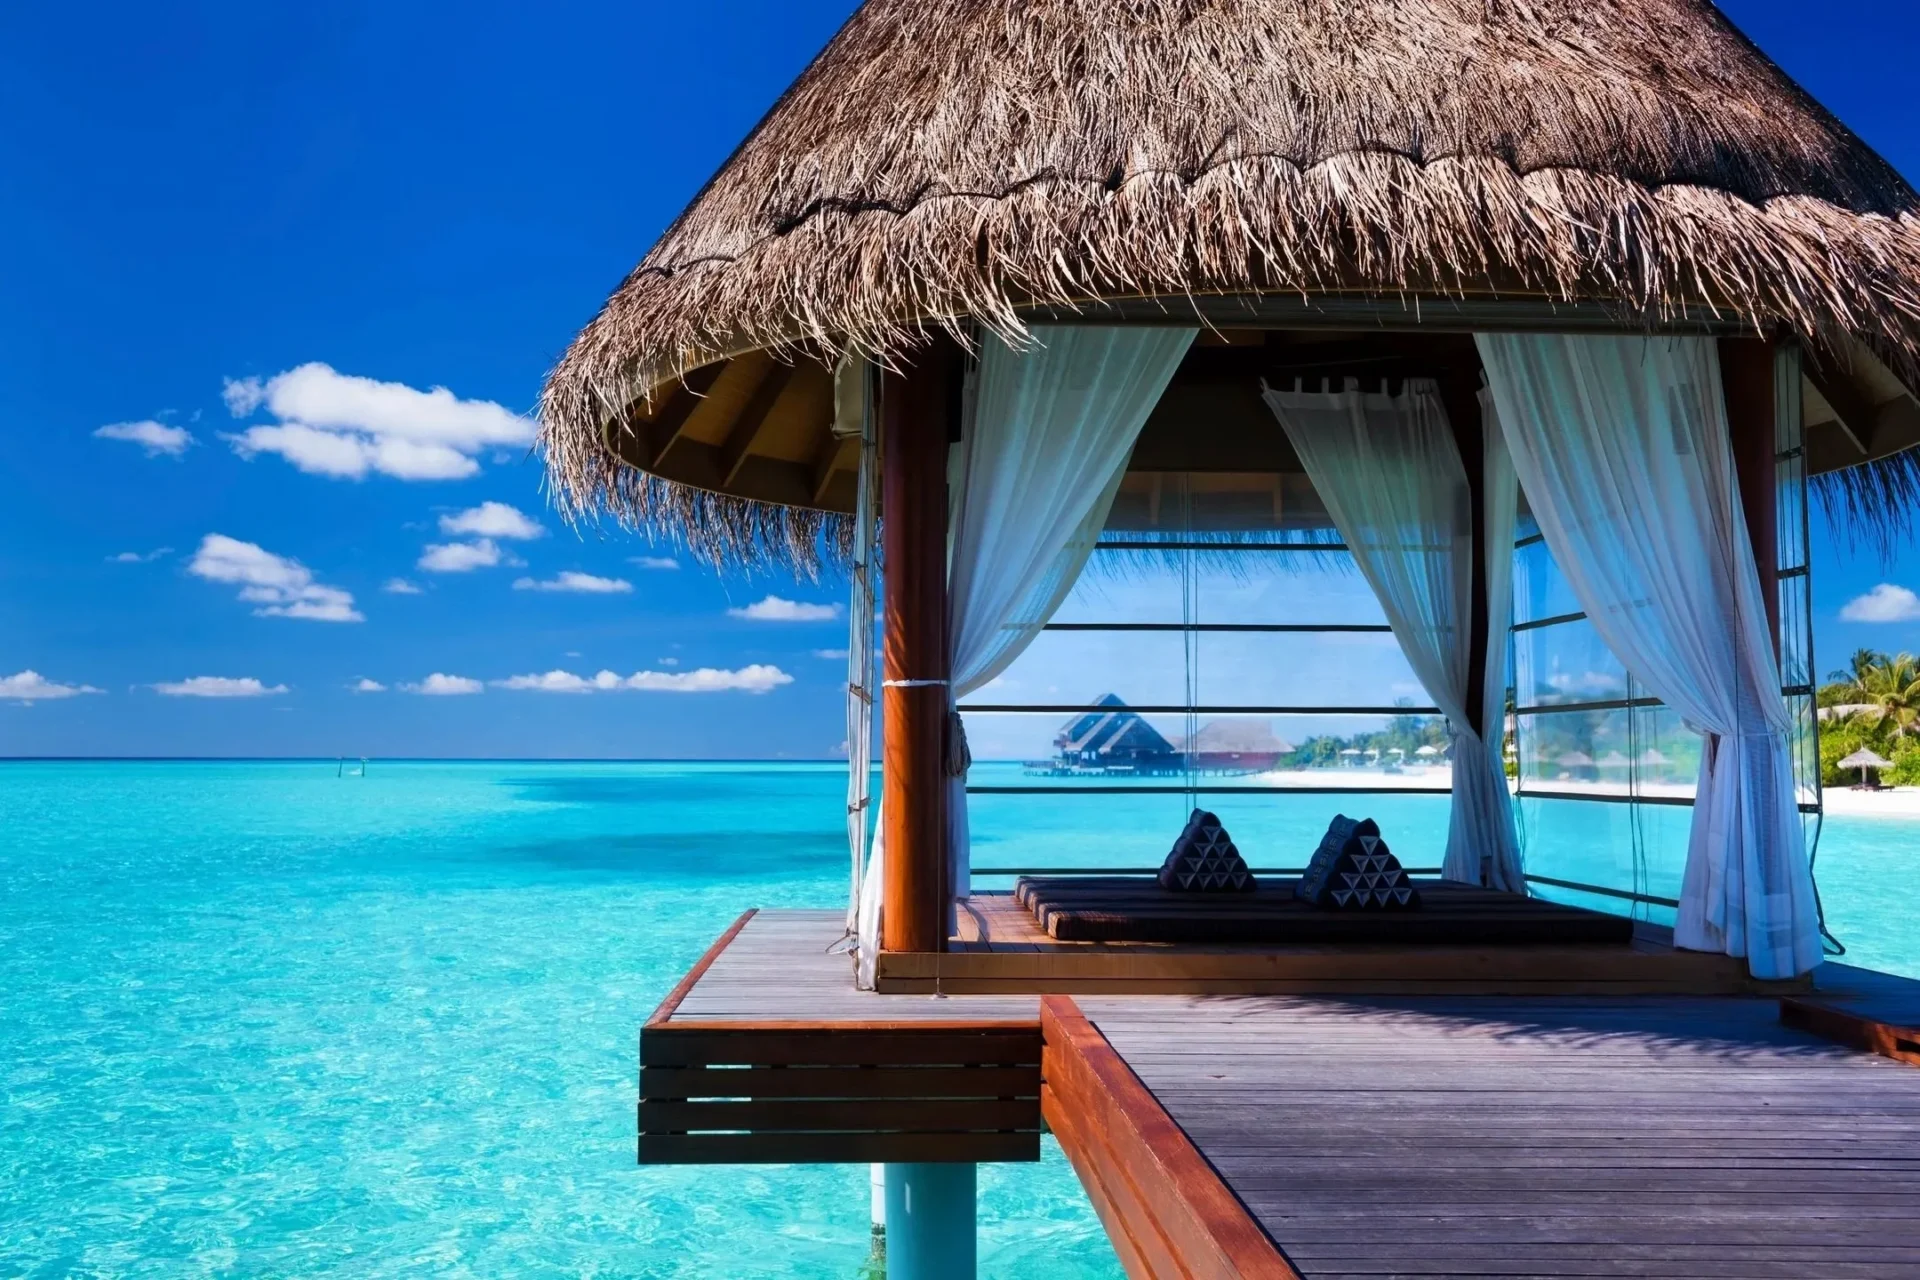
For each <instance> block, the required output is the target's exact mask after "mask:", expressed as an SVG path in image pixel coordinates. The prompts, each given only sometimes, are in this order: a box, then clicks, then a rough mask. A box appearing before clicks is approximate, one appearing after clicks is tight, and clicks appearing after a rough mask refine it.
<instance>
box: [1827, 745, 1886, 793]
mask: <svg viewBox="0 0 1920 1280" xmlns="http://www.w3.org/2000/svg"><path fill="white" fill-rule="evenodd" d="M1840 768H1842V769H1858V770H1859V771H1860V785H1861V786H1863V787H1864V786H1866V785H1867V770H1869V769H1891V768H1893V761H1891V760H1889V759H1887V758H1886V757H1885V756H1881V755H1876V754H1875V753H1874V752H1872V751H1869V750H1868V749H1867V748H1865V747H1862V748H1860V749H1859V750H1858V751H1856V752H1854V753H1853V754H1852V755H1850V756H1848V757H1847V758H1846V759H1844V760H1842V761H1841V762H1840Z"/></svg>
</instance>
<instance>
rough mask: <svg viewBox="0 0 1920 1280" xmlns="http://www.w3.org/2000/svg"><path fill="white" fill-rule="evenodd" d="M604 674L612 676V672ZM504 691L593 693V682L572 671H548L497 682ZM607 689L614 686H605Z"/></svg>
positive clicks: (511, 677)
mask: <svg viewBox="0 0 1920 1280" xmlns="http://www.w3.org/2000/svg"><path fill="white" fill-rule="evenodd" d="M603 674H607V675H611V674H612V673H611V672H605V673H603ZM493 683H494V684H495V685H497V686H498V687H500V688H502V689H518V690H523V691H526V692H531V693H592V692H593V690H594V688H595V686H594V683H593V681H591V680H587V679H584V678H582V677H580V676H577V675H574V674H573V672H571V671H548V672H545V673H543V674H541V675H529V676H509V677H508V678H507V679H505V680H495V681H494V682H493ZM604 687H607V688H612V687H614V686H613V685H607V686H604Z"/></svg>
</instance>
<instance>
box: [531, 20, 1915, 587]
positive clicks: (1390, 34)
mask: <svg viewBox="0 0 1920 1280" xmlns="http://www.w3.org/2000/svg"><path fill="white" fill-rule="evenodd" d="M1244 292H1265V293H1289V294H1300V295H1315V294H1348V295H1352V294H1372V295H1384V296H1387V297H1403V298H1406V297H1445V298H1467V297H1488V296H1494V295H1500V296H1514V297H1525V296H1534V297H1545V298H1549V299H1553V300H1564V301H1588V302H1593V301H1597V302H1601V303H1604V304H1607V305H1609V306H1611V307H1613V308H1615V309H1617V310H1618V311H1619V313H1620V314H1621V315H1622V316H1623V317H1624V318H1627V319H1629V320H1631V321H1632V322H1637V323H1643V324H1646V325H1648V326H1650V327H1651V326H1658V325H1661V324H1664V323H1669V322H1672V321H1675V320H1678V319H1681V318H1683V317H1686V316H1698V315H1701V314H1703V313H1710V314H1717V315H1721V316H1727V315H1732V316H1737V317H1739V318H1741V319H1743V320H1745V321H1748V322H1751V323H1753V324H1755V325H1756V326H1758V325H1765V324H1777V325H1784V326H1786V327H1788V328H1790V329H1791V330H1793V331H1795V332H1797V333H1798V334H1799V335H1801V336H1802V337H1803V338H1805V339H1807V340H1810V341H1814V342H1818V343H1820V344H1821V345H1823V346H1835V345H1837V344H1838V342H1839V340H1840V339H1841V338H1842V337H1843V336H1845V337H1852V338H1855V339H1858V340H1863V341H1865V342H1867V343H1868V344H1869V345H1871V346H1873V347H1874V348H1875V349H1876V350H1881V351H1885V352H1887V353H1889V354H1890V356H1891V358H1892V360H1893V362H1894V363H1895V364H1896V365H1897V366H1898V367H1899V368H1900V371H1901V372H1903V373H1904V374H1906V375H1907V376H1908V377H1910V378H1911V377H1912V375H1913V374H1914V372H1915V370H1916V369H1920V197H1916V196H1915V194H1914V192H1913V190H1912V189H1911V188H1910V187H1909V186H1908V185H1907V184H1906V183H1905V182H1904V181H1903V180H1901V179H1900V178H1899V176H1898V175H1897V174H1896V173H1895V172H1894V171H1893V170H1892V169H1891V168H1890V167H1889V166H1887V165H1886V164H1885V162H1884V161H1882V160H1881V159H1880V158H1879V157H1878V156H1876V155H1874V154H1873V152H1872V151H1871V150H1869V149H1868V148H1866V147H1865V146H1864V145H1863V144H1861V143H1860V142H1859V140H1858V139H1857V138H1855V137H1853V135H1852V134H1850V133H1849V132H1847V130H1846V129H1845V128H1844V126H1841V125H1840V124H1839V123H1838V122H1837V121H1835V120H1834V119H1833V118H1832V117H1831V116H1829V115H1828V114H1827V113H1825V112H1824V111H1822V110H1821V109H1820V108H1819V107H1818V106H1817V105H1816V104H1813V103H1812V102H1811V101H1810V100H1809V99H1807V98H1806V96H1805V95H1804V94H1803V93H1801V92H1800V91H1799V90H1798V88H1797V87H1796V86H1794V85H1793V84H1792V82H1791V81H1789V80H1788V79H1787V78H1786V77H1785V76H1784V75H1783V74H1781V73H1780V72H1779V71H1778V69H1777V68H1775V67H1773V66H1772V64H1771V63H1769V62H1767V61H1766V59H1765V58H1764V57H1763V56H1761V55H1760V54H1759V53H1758V52H1757V51H1756V50H1754V49H1753V48H1752V47H1751V45H1749V44H1748V43H1747V42H1745V40H1744V38H1742V37H1740V36H1739V34H1738V33H1737V32H1736V31H1734V30H1733V29H1732V28H1731V27H1730V26H1729V25H1728V24H1726V22H1725V20H1724V19H1722V18H1721V17H1720V16H1719V15H1718V12H1717V11H1716V10H1714V9H1713V7H1712V6H1711V5H1710V4H1707V3H1705V2H1704V0H1635V2H1634V3H1631V4H1629V3H1626V2H1625V0H1614V2H1612V3H1609V2H1608V0H1524V2H1523V0H1340V2H1339V3H1335V0H870V3H869V4H867V5H866V6H865V7H864V8H863V9H862V10H861V11H860V12H859V13H858V14H856V15H855V17H854V18H853V19H852V20H851V21H850V22H849V23H848V25H847V27H846V28H845V29H844V30H843V31H842V33H841V34H840V36H838V37H837V38H836V39H835V41H834V42H833V44H832V45H830V46H829V47H828V49H827V51H826V52H825V53H824V54H822V56H821V58H820V59H819V60H817V61H816V63H815V64H814V66H813V67H811V68H810V69H809V70H808V72H807V73H806V74H805V75H804V76H802V78H801V79H800V81H799V82H797V83H796V84H795V85H794V87H793V88H792V89H791V90H789V92H788V94H787V95H786V97H785V98H783V99H782V101H781V102H780V104H778V105H777V106H776V108H775V109H774V111H773V112H772V113H770V114H769V116H768V118H767V119H766V121H764V122H763V123H762V125H761V126H760V128H759V129H758V130H756V132H755V134H754V135H753V136H752V137H751V138H750V139H749V140H748V142H747V143H746V144H744V145H743V146H742V147H741V149H740V151H739V152H737V153H736V155H735V156H734V157H733V159H732V160H730V161H729V163H728V165H727V167H726V168H725V169H723V170H722V172H721V173H720V174H719V175H717V176H716V177H715V179H714V180H713V181H712V182H711V183H710V184H709V186H708V188H707V189H706V190H705V191H704V192H703V193H702V194H701V196H700V198H699V199H698V200H697V201H696V202H695V203H694V205H693V206H692V207H691V208H690V209H689V210H688V211H687V213H686V214H684V215H683V216H682V217H681V219H680V220H679V221H678V222H677V223H675V225H674V226H673V227H672V228H671V229H669V231H668V233H667V234H666V235H665V236H664V237H663V238H662V240H661V242H660V244H659V245H658V246H656V247H655V249H654V250H653V252H652V253H650V254H649V255H648V256H647V258H646V260H645V261H643V262H642V263H641V265H640V266H639V268H638V269H636V270H635V271H634V273H633V274H632V275H631V276H629V277H628V279H627V280H626V281H625V282H624V283H623V284H622V285H621V286H620V288H619V289H618V290H617V291H616V292H615V293H614V295H613V297H612V298H611V299H610V300H609V302H608V304H607V306H606V308H605V309H604V310H603V311H602V313H601V314H600V315H599V316H598V317H597V318H596V319H595V320H594V321H593V323H591V324H590V325H588V326H587V328H586V329H585V330H584V331H583V332H582V333H581V334H580V335H579V337H578V338H577V339H576V340H575V341H574V343H573V344H572V346H571V347H570V348H569V350H568V351H567V353H566V355H565V357H564V358H563V359H562V361H561V362H560V364H559V366H558V367H557V368H556V369H555V370H554V372H553V374H552V375H551V377H550V378H549V380H548V382H547V385H546V388H545V391H544V393H543V396H542V400H541V410H540V412H541V419H542V423H543V431H544V435H545V441H546V444H547V449H548V458H549V465H550V467H551V471H552V474H553V476H554V479H555V481H556V485H557V489H558V493H559V496H560V497H561V499H562V501H563V503H564V504H565V505H567V506H568V508H569V509H570V510H572V511H574V512H587V511H592V510H595V509H599V508H602V507H604V508H606V509H609V510H612V511H613V512H615V513H616V514H618V515H619V516H621V517H622V518H624V519H627V520H630V521H632V522H635V523H637V524H641V525H644V526H648V527H652V528H666V527H674V528H677V529H678V530H680V531H681V532H683V533H684V534H685V535H686V536H688V537H690V538H693V539H697V540H699V542H701V543H702V544H705V543H707V542H709V541H711V542H712V545H713V546H714V547H715V548H716V549H718V548H720V547H722V546H725V547H727V548H733V549H737V550H741V551H749V550H752V551H754V552H755V553H756V554H767V553H772V552H776V551H778V550H779V549H782V548H786V549H791V548H794V547H797V546H799V545H800V544H808V545H812V543H814V542H815V541H817V539H818V538H819V537H820V536H822V535H823V534H828V535H830V534H831V526H832V524H833V521H832V519H831V518H830V517H823V516H820V515H819V514H817V513H811V512H798V511H794V512H784V513H783V512H781V511H778V510H774V511H769V510H765V509H757V508H756V509H754V510H748V509H747V508H749V507H752V506H753V505H754V504H745V503H738V502H732V501H729V500H726V499H719V498H714V497H712V496H711V495H701V496H698V497H695V496H692V495H686V494H681V493H674V492H670V491H669V490H671V489H678V486H666V485H662V484H659V483H649V482H647V481H645V480H644V478H640V477H637V476H634V475H631V474H624V475H623V473H624V472H625V471H626V469H625V468H624V467H622V466H621V464H619V463H618V462H617V461H615V460H614V459H612V458H611V456H610V454H609V451H608V450H607V449H606V447H605V445H604V442H603V435H602V432H603V431H604V429H605V426H606V424H607V423H608V422H609V421H611V420H615V419H617V418H618V417H619V416H620V415H622V414H623V413H625V412H626V410H627V407H628V406H629V405H631V404H633V403H634V402H636V401H637V400H640V399H641V398H643V397H645V396H646V395H647V394H649V393H650V392H651V390H652V389H653V388H654V387H655V386H657V385H658V384H660V383H662V382H664V381H665V380H667V379H669V378H671V377H673V376H675V375H677V374H679V373H682V372H684V371H686V370H688V369H690V368H693V367H696V366H698V365H700V364H702V363H705V362H707V361H709V360H712V359H714V358H716V357H719V356H725V355H728V354H732V353H736V352H740V351H744V350H750V349H755V348H769V349H773V350H776V351H787V350H790V349H793V348H796V347H798V346H800V345H802V344H804V345H806V346H808V347H809V348H811V349H814V350H816V351H826V352H829V353H831V352H838V351H842V350H848V349H853V350H858V351H861V352H863V353H866V354H870V355H873V354H878V355H882V356H884V355H885V354H886V353H889V352H897V351H900V350H903V349H906V348H909V347H911V346H913V345H915V344H916V343H918V342H920V341H922V340H924V338H925V337H926V336H927V335H928V334H929V333H930V332H933V331H936V330H945V331H951V332H953V333H954V334H955V335H956V336H959V337H962V338H964V337H965V336H966V334H965V332H964V331H965V330H968V329H970V328H971V326H972V323H973V322H974V321H976V320H977V321H978V323H979V324H980V325H983V326H984V327H985V328H987V329H988V330H991V331H993V332H995V333H997V334H999V335H1001V336H1002V337H1004V338H1007V339H1008V340H1011V341H1019V340H1021V339H1022V337H1023V336H1024V334H1025V328H1024V326H1023V324H1022V321H1021V309H1022V308H1024V307H1030V306H1035V305H1048V306H1057V307H1082V306H1096V305H1097V303H1098V301H1099V300H1100V299H1103V298H1113V297H1124V296H1136V297H1137V296H1142V295H1146V296H1169V297H1174V298H1178V297H1181V296H1183V295H1189V294H1223V293H1226V294H1231V293H1244ZM707 520H714V521H717V522H719V524H718V526H717V527H716V528H715V529H714V530H712V531H711V532H709V531H708V530H707V529H705V528H704V527H703V526H704V522H705V521H707ZM689 521H697V523H688V522H689ZM779 558H783V559H784V558H785V556H784V555H781V556H780V557H779Z"/></svg>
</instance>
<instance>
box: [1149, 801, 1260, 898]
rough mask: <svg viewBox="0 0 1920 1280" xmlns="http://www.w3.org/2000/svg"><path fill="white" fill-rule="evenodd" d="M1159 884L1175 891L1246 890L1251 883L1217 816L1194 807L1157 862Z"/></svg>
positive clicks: (1249, 874)
mask: <svg viewBox="0 0 1920 1280" xmlns="http://www.w3.org/2000/svg"><path fill="white" fill-rule="evenodd" d="M1160 887H1161V888H1162V889H1172V890H1174V891H1175V892H1178V893H1250V892H1252V890H1253V887H1254V883H1253V873H1252V872H1250V871H1248V870H1247V862H1246V859H1244V858H1242V857H1241V856H1240V850H1238V849H1236V848H1235V847H1234V844H1233V837H1232V836H1230V835H1228V834H1227V829H1226V827H1224V826H1222V825H1221V822H1220V819H1219V818H1217V817H1215V816H1214V815H1213V814H1211V813H1208V812H1207V811H1206V810H1205V809H1195V810H1194V811H1193V816H1192V817H1190V818H1188V819H1187V825H1186V829H1185V830H1183V831H1182V832H1181V833H1180V838H1179V839H1178V840H1175V841H1174V842H1173V848H1172V849H1171V850H1170V851H1169V852H1168V853H1167V857H1166V861H1164V862H1162V863H1161V864H1160Z"/></svg>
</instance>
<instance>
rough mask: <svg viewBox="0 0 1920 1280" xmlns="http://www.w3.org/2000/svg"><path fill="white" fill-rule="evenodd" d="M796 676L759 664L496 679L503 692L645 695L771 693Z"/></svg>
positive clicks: (554, 673)
mask: <svg viewBox="0 0 1920 1280" xmlns="http://www.w3.org/2000/svg"><path fill="white" fill-rule="evenodd" d="M792 683H793V677H792V676H790V675H788V674H787V673H786V672H784V671H782V670H781V669H780V668H778V667H774V666H768V665H766V664H764V663H755V664H753V665H751V666H745V667H741V668H740V669H739V670H737V671H723V670H720V669H718V668H715V667H701V668H700V669H699V670H697V671H671V672H670V671H636V672H634V673H633V674H632V675H630V676H622V675H619V674H617V673H615V672H612V671H602V672H600V673H599V674H597V675H595V676H593V677H592V678H591V679H589V678H587V677H585V676H577V675H575V674H573V673H572V672H571V671H548V672H544V673H542V674H539V675H524V676H511V677H509V678H507V679H505V680H496V681H494V684H495V685H496V686H498V687H499V688H502V689H518V690H525V691H530V692H534V693H613V692H617V691H621V690H638V691H640V692H643V693H728V692H739V693H767V692H769V691H770V690H773V689H777V688H779V687H780V686H781V685H783V684H792Z"/></svg>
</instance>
